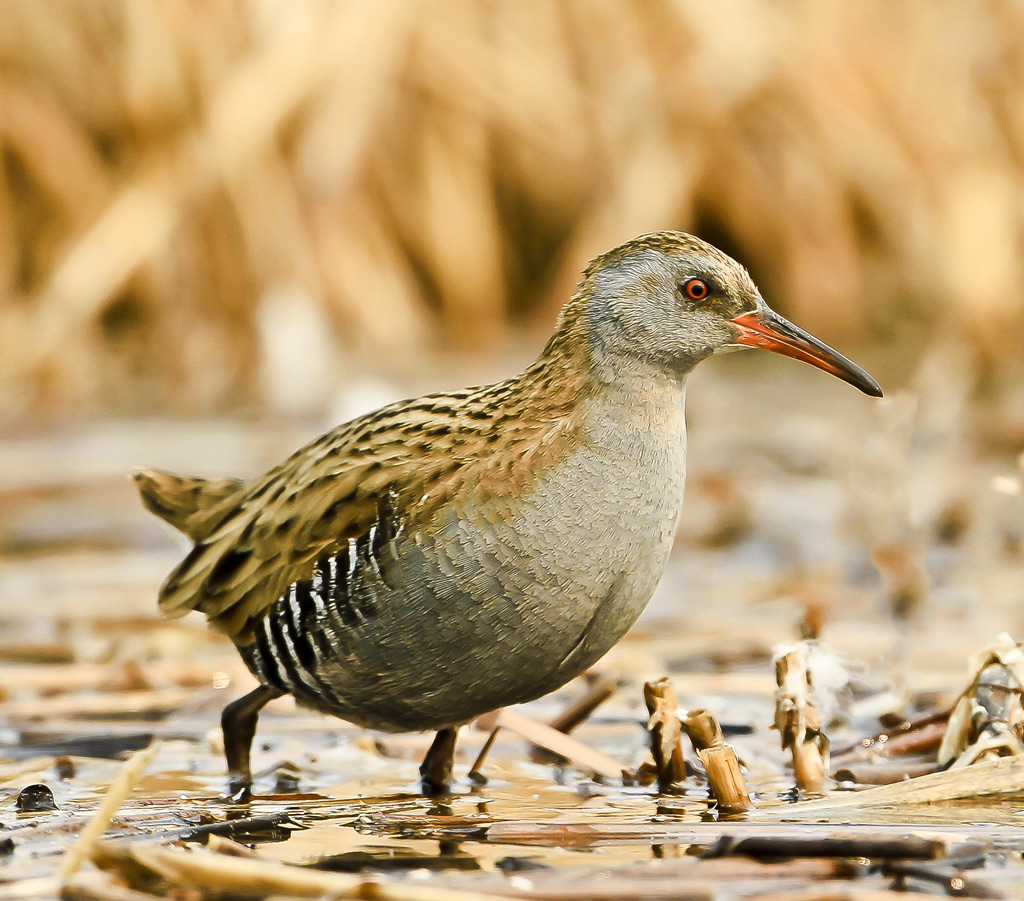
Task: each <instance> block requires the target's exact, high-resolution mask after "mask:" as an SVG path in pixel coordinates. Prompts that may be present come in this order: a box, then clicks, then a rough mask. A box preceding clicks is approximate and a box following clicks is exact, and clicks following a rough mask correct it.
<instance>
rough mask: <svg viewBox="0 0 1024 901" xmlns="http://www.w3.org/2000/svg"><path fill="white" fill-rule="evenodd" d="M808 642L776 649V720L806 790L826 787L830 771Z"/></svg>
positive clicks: (799, 780) (795, 773) (819, 790)
mask: <svg viewBox="0 0 1024 901" xmlns="http://www.w3.org/2000/svg"><path fill="white" fill-rule="evenodd" d="M808 652H809V647H808V642H800V643H799V644H796V645H789V646H782V647H780V648H778V649H776V652H775V680H776V682H777V684H778V686H779V688H778V692H777V693H776V696H775V723H774V728H775V729H778V731H779V735H780V736H781V738H782V747H783V749H784V750H787V751H789V752H790V754H791V755H792V758H793V775H794V778H795V780H796V784H797V787H798V788H800V789H802V790H803V791H808V792H821V791H824V789H825V778H826V773H827V772H828V739H827V738H826V737H825V735H824V733H823V732H822V731H821V723H820V722H819V720H818V709H817V707H816V706H815V704H814V700H813V698H812V696H811V692H812V688H811V675H810V671H809V669H808V667H807V657H808Z"/></svg>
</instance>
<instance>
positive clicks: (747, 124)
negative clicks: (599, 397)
mask: <svg viewBox="0 0 1024 901" xmlns="http://www.w3.org/2000/svg"><path fill="white" fill-rule="evenodd" d="M1022 35H1024V16H1022V14H1021V11H1020V10H1019V9H1017V8H1016V7H1014V6H1012V5H1011V4H995V5H990V6H988V7H985V8H984V9H975V8H973V7H971V8H968V7H966V6H965V7H962V8H961V7H957V8H954V9H944V8H943V9H940V8H938V7H934V8H933V7H930V6H927V5H916V6H912V7H906V8H899V9H892V8H890V7H888V6H885V7H883V6H874V7H869V8H860V7H857V6H848V5H842V4H837V5H830V6H827V7H818V6H807V7H792V8H790V7H779V6H777V5H775V4H772V3H771V2H770V0H752V2H751V3H749V4H748V5H747V7H746V8H745V12H744V15H743V16H742V17H740V18H737V17H736V16H735V14H734V12H733V11H730V9H729V8H728V5H714V4H712V5H707V4H673V3H668V2H661V0H655V2H650V3H635V4H624V3H617V2H610V0H600V2H595V0H566V2H565V3H560V4H544V3H510V4H498V5H494V4H485V3H482V2H474V0H468V2H461V3H450V4H442V5H437V4H433V5H431V4H417V3H402V2H395V3H391V2H379V0H370V2H365V0H362V2H360V0H351V2H346V3H337V4H327V5H315V4H314V5H308V4H298V5H297V4H293V3H288V2H284V0H270V2H267V3H261V4H234V5H232V4H228V5H225V6H218V7H215V8H214V7H209V6H203V5H201V6H199V7H196V6H195V5H193V4H188V3H185V2H182V0H172V2H169V3H166V4H160V5H157V6H152V5H149V4H141V5H140V4H136V3H130V2H124V0H121V2H112V3H107V4H100V5H99V6H90V5H83V4H76V3H72V2H68V0H57V2H53V3H46V4H39V3H34V2H31V0H10V2H8V3H4V4H2V5H0V51H2V52H3V54H4V59H5V66H4V70H3V72H2V73H0V107H2V108H3V109H4V110H5V112H6V113H7V115H5V116H4V117H2V119H0V139H2V140H3V142H4V145H5V147H6V148H7V150H8V155H7V157H6V158H5V161H4V165H3V167H2V171H0V297H3V298H4V303H3V305H2V306H0V378H2V379H3V382H4V383H5V385H9V386H10V387H11V388H12V389H17V390H12V391H11V392H10V393H9V396H5V398H4V406H5V412H13V413H18V412H21V413H22V414H23V415H24V414H27V413H29V412H35V411H36V410H37V409H38V407H37V406H35V405H36V404H42V405H44V406H46V405H48V406H49V407H51V408H55V409H61V408H64V409H67V408H69V407H72V406H73V405H75V404H76V403H79V402H81V403H82V404H84V405H85V406H86V408H90V407H91V408H93V409H95V408H97V407H99V406H101V405H104V404H107V405H112V406H118V405H129V406H130V405H131V403H133V402H134V403H136V404H143V405H145V406H147V407H152V406H153V405H154V403H157V404H159V405H161V406H168V407H173V406H174V405H175V404H178V405H179V408H180V409H187V408H188V407H189V406H190V405H191V406H192V407H193V408H194V409H199V410H206V411H210V410H213V409H217V408H218V407H220V408H223V407H224V406H226V405H227V404H228V403H230V402H231V401H233V400H237V398H238V397H239V396H242V397H247V396H248V397H255V396H257V395H258V393H259V379H260V372H261V367H260V366H259V365H258V363H254V362H253V360H252V358H253V357H255V356H257V355H258V354H259V353H260V352H261V349H260V344H259V342H258V341H257V340H256V339H255V337H254V336H255V335H256V332H257V324H256V323H257V319H258V316H259V309H260V306H261V302H262V299H263V298H264V296H265V295H266V294H267V293H268V292H271V291H274V290H276V289H277V288H279V287H280V285H281V284H282V283H288V284H289V285H290V286H293V287H295V288H296V289H297V290H300V291H301V292H303V293H305V294H308V295H309V297H310V298H311V301H312V302H313V303H315V304H317V305H318V306H320V307H321V308H322V309H323V311H324V317H323V318H324V320H325V321H327V322H330V323H333V326H334V328H335V329H336V332H337V336H338V338H339V340H340V341H341V342H345V343H350V344H351V345H352V346H354V347H356V348H359V347H361V346H363V345H364V344H365V345H368V347H369V348H370V349H371V350H379V349H390V348H391V347H392V346H393V345H392V343H391V342H392V338H393V337H396V339H397V340H400V341H402V342H405V343H403V345H402V346H403V347H409V348H412V347H417V346H424V345H426V344H427V342H429V341H431V340H432V338H433V335H432V333H431V330H430V328H429V327H428V326H429V324H430V323H431V322H432V321H435V322H438V323H440V324H442V325H443V326H444V328H445V329H446V330H447V331H448V332H449V333H450V334H451V335H452V336H454V337H455V339H456V340H458V341H459V342H461V343H463V344H465V345H469V346H474V347H475V346H477V345H478V344H480V343H482V342H483V341H485V340H488V339H490V338H493V337H495V336H499V335H500V334H501V333H502V332H503V331H504V329H505V327H506V325H507V322H508V319H509V318H511V317H518V318H525V319H526V321H532V320H534V319H543V321H544V324H545V326H548V325H550V317H551V313H552V309H553V307H554V306H556V305H557V304H558V303H560V302H561V301H563V300H564V298H565V296H566V292H567V291H569V290H571V288H572V285H573V284H574V282H575V279H576V277H577V272H578V270H579V267H580V265H581V264H582V263H583V262H584V261H585V260H586V259H587V258H588V257H589V256H591V255H592V254H594V253H596V252H599V251H602V250H604V249H606V248H607V247H608V246H610V245H611V244H614V243H616V242H618V241H619V240H622V239H624V238H627V237H631V236H632V235H633V234H635V233H637V232H639V231H642V230H646V229H652V228H662V227H689V228H691V229H694V228H699V229H700V230H702V231H703V232H704V233H705V234H706V235H707V236H708V237H711V238H721V239H723V240H724V241H725V243H727V244H728V245H730V249H733V250H735V251H736V252H737V253H738V254H739V256H741V257H742V258H743V259H745V260H747V261H749V263H750V264H751V266H752V268H753V269H754V270H755V274H756V275H758V278H759V281H760V282H761V283H762V284H763V286H764V287H765V289H766V295H768V296H769V297H773V298H775V299H776V300H778V301H779V302H780V303H781V305H782V306H783V307H784V308H785V309H786V311H788V312H790V313H792V314H793V315H794V316H795V317H796V318H798V319H799V320H800V321H801V322H802V324H804V325H806V326H808V327H810V328H811V329H812V330H818V331H821V332H822V334H823V336H824V337H825V338H827V339H838V338H839V337H840V336H841V334H842V333H843V332H855V333H856V332H859V331H864V330H865V329H866V328H867V327H868V326H869V324H870V323H872V322H878V323H881V324H883V325H889V326H894V327H895V326H899V325H900V324H901V323H905V322H907V321H911V319H912V318H913V317H911V316H908V315H907V311H908V308H910V309H911V310H912V311H914V312H917V313H919V314H921V315H922V316H928V315H935V314H936V313H937V312H941V311H942V310H948V311H949V312H950V313H951V314H952V318H953V320H954V322H955V324H956V325H958V326H960V330H962V331H964V332H966V334H967V335H969V336H970V339H971V340H972V341H973V343H974V345H975V346H976V347H977V348H979V349H980V351H981V355H982V357H983V359H984V360H985V361H987V364H988V365H989V367H990V371H995V372H997V373H998V370H996V369H994V368H991V367H992V366H993V363H994V362H995V361H998V360H1008V361H1013V360H1016V359H1017V358H1019V349H1020V340H1019V338H1017V339H1009V340H1008V338H1007V335H1008V334H1010V333H1013V331H1014V329H1018V330H1019V329H1020V327H1021V326H1022V325H1024V314H1022V311H1021V309H1020V307H1019V305H1018V304H1017V303H1016V300H1015V298H1017V297H1019V296H1020V294H1021V287H1022V285H1024V265H1022V264H1021V262H1020V260H1019V254H1017V253H1016V250H1015V248H1017V247H1018V246H1019V243H1020V240H1021V237H1022V235H1024V213H1022V211H1021V209H1020V205H1019V204H1016V203H1014V200H1013V198H1014V197H1015V196H1016V195H1017V194H1018V193H1019V192H1020V189H1021V185H1022V184H1024V164H1022V162H1021V160H1024V108H1022V106H1021V104H1020V103H1019V102H1017V101H1018V94H1019V85H1020V83H1021V79H1022V77H1024V72H1022V71H1021V67H1020V65H1019V63H1018V62H1017V60H1018V57H1019V55H1020V54H1019V50H1020V47H1021V46H1022V41H1024V38H1022V37H1021V36H1022ZM922 72H926V73H927V75H928V77H927V78H922V77H921V73H922ZM364 230H365V234H366V235H367V237H366V239H365V240H361V236H362V234H363V233H364ZM211 236H214V237H211ZM349 259H352V260H354V262H353V263H352V264H351V267H350V265H349V263H348V260H349ZM392 270H393V273H392ZM378 290H379V291H380V292H381V296H382V297H384V298H385V300H382V301H381V302H380V305H379V306H378V294H377V291H378ZM214 348H216V349H217V351H218V353H213V352H212V349H214ZM323 378H324V379H325V380H328V381H330V380H336V379H337V378H339V376H338V375H337V374H329V375H325V376H324V377H323ZM333 384H334V382H333V381H332V385H331V386H330V387H333ZM154 386H156V387H154ZM318 390H319V391H320V392H321V393H323V391H324V390H325V389H324V388H323V387H322V386H321V387H320V388H319V389H318ZM314 394H316V392H314ZM154 398H156V400H155V401H154Z"/></svg>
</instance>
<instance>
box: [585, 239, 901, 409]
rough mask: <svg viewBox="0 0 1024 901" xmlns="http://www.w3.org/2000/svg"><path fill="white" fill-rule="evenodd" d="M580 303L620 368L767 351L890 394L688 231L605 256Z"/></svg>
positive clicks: (679, 370) (602, 353)
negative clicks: (755, 349)
mask: <svg viewBox="0 0 1024 901" xmlns="http://www.w3.org/2000/svg"><path fill="white" fill-rule="evenodd" d="M579 296H580V297H581V298H582V299H583V301H584V307H583V311H582V312H583V316H584V317H585V322H586V328H587V331H588V333H589V334H590V336H591V343H592V345H593V346H594V349H595V352H596V354H597V355H598V356H599V357H600V358H601V359H602V360H604V361H606V363H607V364H609V365H612V366H614V365H615V363H616V362H619V363H622V364H624V365H630V364H632V365H636V364H640V365H646V366H654V367H656V368H658V369H663V370H666V371H668V372H669V373H674V374H677V375H682V374H685V373H686V372H688V371H689V370H690V369H692V368H693V366H695V365H696V364H697V363H699V362H700V361H701V360H703V359H705V358H706V357H708V356H710V355H711V354H714V353H718V352H720V351H723V350H727V349H730V348H735V347H762V348H764V349H766V350H771V351H774V352H775V353H779V354H782V355H783V356H787V357H793V358H794V359H797V360H802V361H804V362H805V363H810V364H811V365H812V366H817V367H818V368H819V369H823V370H825V372H829V373H831V374H832V375H834V376H836V377H837V378H840V379H842V380H843V381H845V382H849V383H850V384H851V385H854V386H855V387H857V388H859V389H860V390H861V391H863V392H864V393H865V394H869V395H871V396H872V397H881V395H882V389H881V388H879V386H878V383H877V382H876V381H875V380H874V379H873V378H871V376H870V375H868V374H867V373H866V372H865V371H864V370H863V369H861V368H860V367H859V366H857V365H856V364H855V363H853V362H851V361H850V360H848V359H847V358H846V357H844V356H843V355H842V354H840V353H838V352H836V351H834V350H833V349H832V348H831V347H829V346H828V345H827V344H824V343H823V342H821V341H819V340H818V339H817V338H815V337H814V336H813V335H810V334H808V333H807V332H805V331H804V330H803V329H801V328H798V327H797V326H795V325H793V324H792V323H791V322H789V321H788V320H786V319H784V318H783V317H782V316H780V315H779V314H778V313H776V312H775V311H774V310H772V309H771V308H770V307H769V306H768V305H767V304H766V303H765V302H764V300H763V299H762V297H761V294H760V292H759V291H758V290H757V286H756V285H755V284H754V282H753V281H752V280H751V278H750V275H749V274H748V273H747V270H746V269H744V268H743V267H742V266H741V265H740V264H739V263H737V262H736V261H735V260H734V259H732V258H731V257H729V256H728V255H726V254H724V253H722V251H720V250H718V249H717V248H715V247H712V246H711V245H710V244H707V243H706V242H704V241H701V240H700V239H699V238H695V237H693V236H692V235H688V234H685V233H683V232H670V231H665V232H656V233H654V234H650V235H643V236H642V237H639V238H634V239H633V240H632V241H628V242H626V243H625V244H622V245H620V246H619V247H616V248H615V249H614V250H611V251H609V252H608V253H605V254H603V255H601V256H599V257H598V258H597V259H595V260H594V261H593V262H592V263H591V264H590V266H588V267H587V270H586V272H585V273H584V280H583V285H582V288H581V293H580V295H579Z"/></svg>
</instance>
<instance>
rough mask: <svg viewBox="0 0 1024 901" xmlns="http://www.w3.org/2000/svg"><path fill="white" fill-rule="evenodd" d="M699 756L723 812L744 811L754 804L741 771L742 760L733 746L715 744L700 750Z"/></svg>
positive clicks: (711, 789)
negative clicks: (738, 757) (737, 757)
mask: <svg viewBox="0 0 1024 901" xmlns="http://www.w3.org/2000/svg"><path fill="white" fill-rule="evenodd" d="M697 756H698V757H699V758H700V762H701V763H702V764H704V769H705V771H706V772H707V774H708V787H709V789H710V791H711V794H712V795H713V796H714V798H715V800H716V801H717V802H718V810H719V811H720V812H721V813H742V812H743V811H745V810H750V809H751V808H752V807H753V806H754V804H753V802H752V801H751V800H750V794H749V793H748V792H747V784H746V782H745V781H744V779H743V773H742V772H740V762H739V760H737V759H736V752H735V751H734V750H733V749H732V747H731V746H729V745H726V744H721V745H715V746H714V747H711V748H705V749H703V750H701V751H698V752H697Z"/></svg>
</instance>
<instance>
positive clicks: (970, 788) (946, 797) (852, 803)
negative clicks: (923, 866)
mask: <svg viewBox="0 0 1024 901" xmlns="http://www.w3.org/2000/svg"><path fill="white" fill-rule="evenodd" d="M1022 788H1024V758H1022V757H1000V758H997V759H995V760H985V761H982V762H981V763H977V764H975V765H974V766H969V767H963V768H961V769H956V770H946V771H944V772H940V773H929V774H926V775H924V776H917V777H916V778H914V779H907V780H905V781H903V782H898V783H896V784H894V785H880V786H878V787H877V788H867V789H864V790H863V791H857V792H842V793H835V792H834V793H832V794H831V795H829V796H828V797H827V798H821V799H817V800H813V801H800V802H798V803H796V804H789V805H786V806H785V807H784V808H772V809H764V808H762V809H760V810H758V811H757V816H763V817H767V818H774V817H782V818H784V819H789V818H794V819H796V818H799V817H801V816H803V814H804V813H812V812H817V811H821V810H841V809H846V808H850V807H872V806H875V805H879V804H881V805H886V806H889V805H900V804H935V803H938V802H942V801H952V800H955V799H958V798H979V797H986V796H990V795H998V794H1005V793H1013V792H1020V791H1021V790H1022Z"/></svg>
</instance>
